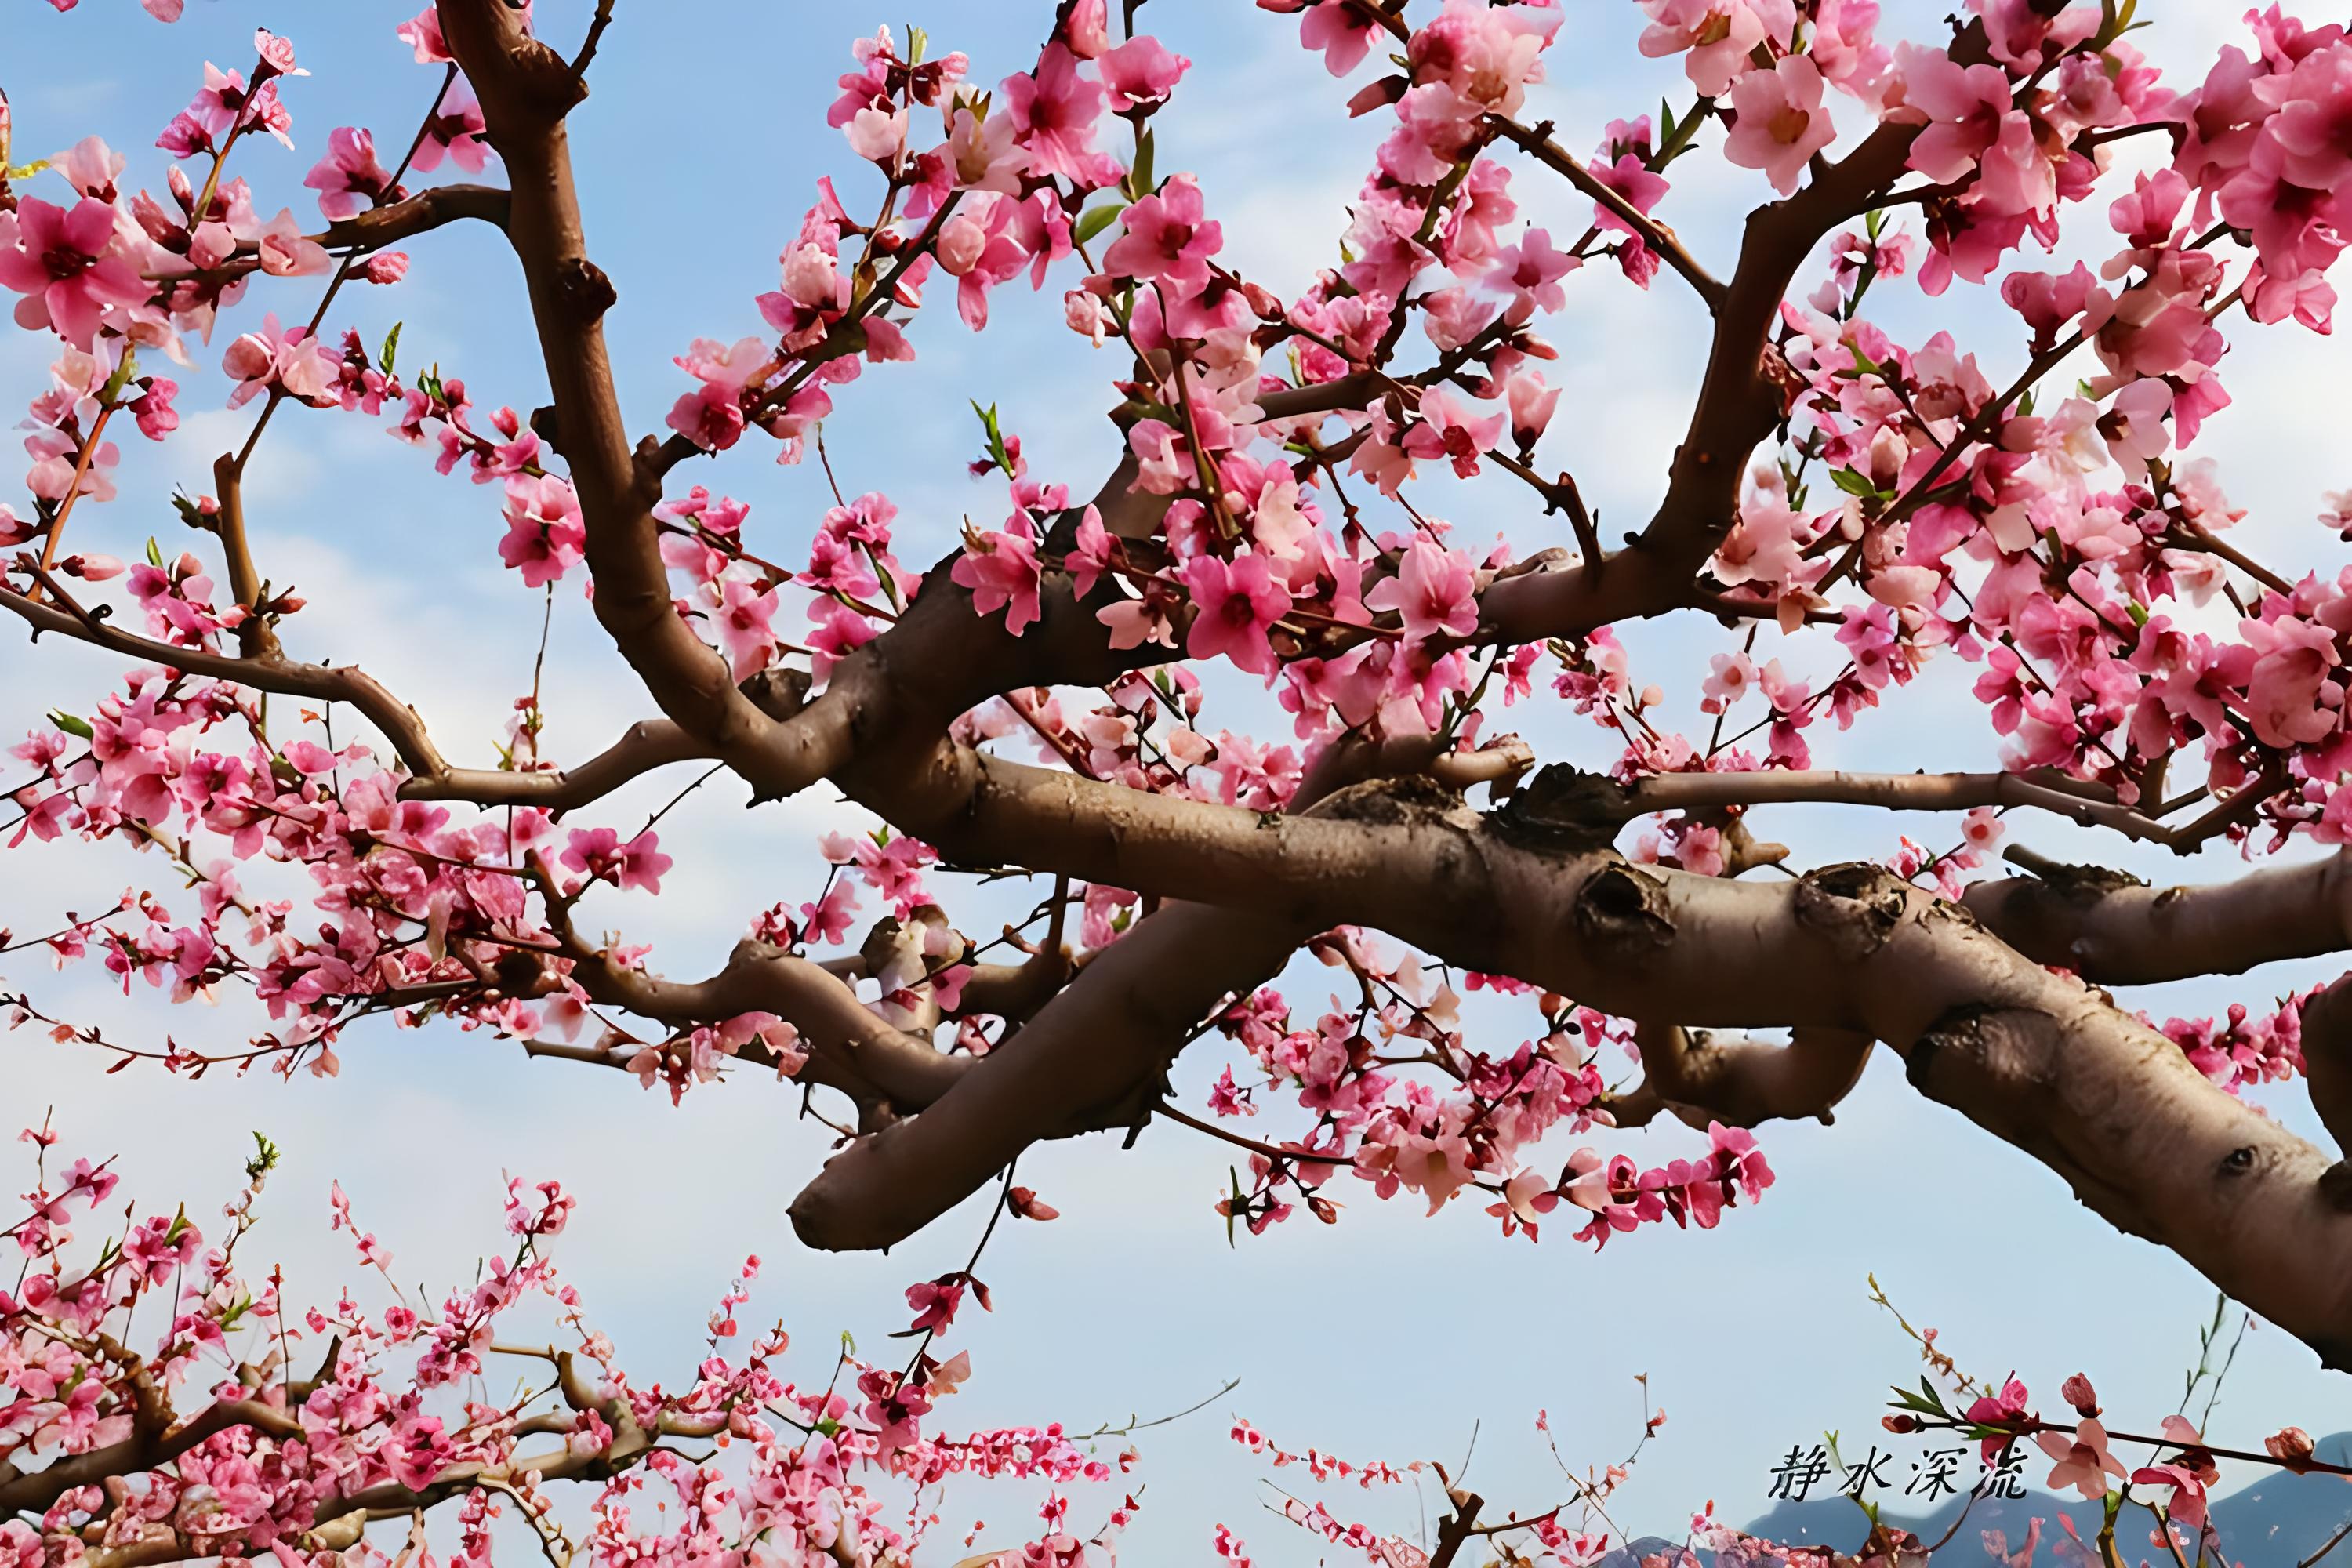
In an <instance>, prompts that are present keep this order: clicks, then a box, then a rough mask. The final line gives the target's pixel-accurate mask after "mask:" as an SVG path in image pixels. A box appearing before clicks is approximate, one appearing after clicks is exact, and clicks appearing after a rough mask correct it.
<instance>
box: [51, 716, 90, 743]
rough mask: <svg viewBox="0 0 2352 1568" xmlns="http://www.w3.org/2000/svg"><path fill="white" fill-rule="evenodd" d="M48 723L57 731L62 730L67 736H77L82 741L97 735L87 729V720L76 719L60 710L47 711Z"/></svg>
mask: <svg viewBox="0 0 2352 1568" xmlns="http://www.w3.org/2000/svg"><path fill="white" fill-rule="evenodd" d="M49 722H50V723H51V724H52V725H54V726H56V727H57V728H58V729H60V730H63V731H65V732H66V733H67V734H68V735H73V736H77V737H79V739H81V740H84V741H87V740H89V739H91V738H93V737H94V736H95V735H96V734H97V731H94V730H92V729H91V728H90V727H89V721H88V720H87V719H77V718H75V717H74V716H73V715H72V714H70V713H68V712H67V711H66V710H63V709H62V708H52V709H50V710H49Z"/></svg>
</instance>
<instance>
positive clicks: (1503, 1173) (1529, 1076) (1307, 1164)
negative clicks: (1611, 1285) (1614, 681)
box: [1209, 930, 1772, 1247]
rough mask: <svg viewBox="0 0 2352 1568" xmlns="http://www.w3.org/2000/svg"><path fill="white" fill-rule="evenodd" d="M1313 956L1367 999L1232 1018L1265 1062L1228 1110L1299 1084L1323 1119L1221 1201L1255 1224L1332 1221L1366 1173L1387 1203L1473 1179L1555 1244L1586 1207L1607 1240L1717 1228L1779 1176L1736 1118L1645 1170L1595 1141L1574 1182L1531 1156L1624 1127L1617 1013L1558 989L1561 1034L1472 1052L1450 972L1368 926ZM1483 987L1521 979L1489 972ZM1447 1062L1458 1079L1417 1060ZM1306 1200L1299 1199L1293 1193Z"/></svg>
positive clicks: (1237, 1087)
mask: <svg viewBox="0 0 2352 1568" xmlns="http://www.w3.org/2000/svg"><path fill="white" fill-rule="evenodd" d="M1313 951H1314V952H1315V953H1316V954H1317V956H1318V957H1319V958H1321V959H1322V961H1323V962H1324V963H1327V964H1329V965H1331V966H1333V967H1334V968H1338V969H1340V970H1343V971H1344V972H1345V973H1347V974H1348V975H1349V978H1350V979H1351V980H1352V982H1353V984H1354V988H1355V990H1356V992H1357V994H1358V997H1359V1000H1358V1001H1357V1002H1356V1003H1355V1004H1354V1005H1349V1004H1345V1003H1342V1002H1341V1000H1340V999H1339V997H1337V996H1334V997H1333V998H1331V1005H1330V1010H1329V1011H1327V1012H1326V1013H1324V1014H1323V1015H1322V1016H1320V1017H1318V1019H1316V1020H1315V1022H1314V1024H1313V1026H1311V1027H1293V1026H1292V1021H1291V1014H1290V1009H1289V1006H1288V1004H1287V1003H1286V1001H1285V1000H1284V998H1283V996H1282V994H1280V993H1279V992H1276V991H1274V990H1272V989H1270V988H1269V989H1265V990H1262V991H1260V992H1258V993H1257V994H1255V995H1254V996H1252V997H1250V998H1249V999H1248V1000H1247V1001H1246V1002H1244V1003H1242V1004H1239V1005H1235V1006H1234V1008H1233V1009H1232V1010H1231V1011H1230V1012H1229V1013H1228V1014H1227V1015H1226V1016H1224V1017H1223V1019H1221V1020H1220V1027H1221V1028H1222V1029H1223V1031H1224V1032H1225V1033H1226V1034H1227V1035H1228V1036H1229V1037H1232V1038H1234V1040H1236V1041H1237V1042H1239V1044H1240V1045H1241V1047H1242V1048H1243V1049H1244V1051H1245V1052H1246V1053H1247V1054H1248V1057H1249V1058H1250V1061H1251V1063H1252V1064H1253V1066H1254V1068H1255V1075H1254V1076H1255V1081H1253V1082H1251V1083H1248V1084H1243V1083H1240V1082H1237V1081H1236V1079H1234V1073H1233V1070H1232V1069H1231V1068H1227V1069H1226V1070H1225V1072H1224V1074H1223V1077H1222V1078H1221V1079H1219V1080H1218V1082H1217V1084H1216V1086H1215V1087H1214V1089H1213V1090H1212V1091H1211V1094H1210V1101H1209V1103H1210V1108H1211V1110H1213V1111H1214V1112H1215V1113H1216V1114H1217V1115H1218V1116H1220V1117H1223V1118H1235V1117H1246V1116H1255V1115H1256V1114H1257V1113H1258V1111H1259V1110H1260V1109H1261V1108H1260V1105H1259V1097H1260V1096H1261V1095H1262V1094H1269V1093H1275V1092H1290V1091H1294V1090H1295V1091H1296V1093H1297V1102H1298V1104H1299V1106H1300V1107H1301V1109H1303V1110H1307V1111H1309V1112H1311V1113H1312V1114H1313V1116H1314V1118H1315V1123H1314V1127H1313V1130H1312V1131H1310V1132H1309V1133H1307V1136H1305V1137H1304V1138H1300V1139H1295V1140H1292V1141H1290V1142H1286V1143H1284V1144H1282V1145H1280V1146H1279V1147H1276V1146H1273V1145H1264V1144H1261V1145H1258V1146H1257V1147H1256V1148H1255V1149H1254V1151H1253V1152H1252V1153H1251V1154H1250V1158H1249V1169H1250V1172H1251V1176H1252V1181H1251V1184H1250V1185H1249V1186H1248V1187H1247V1188H1246V1189H1244V1187H1243V1186H1241V1185H1240V1184H1239V1179H1238V1176H1237V1177H1236V1184H1235V1187H1234V1193H1233V1194H1232V1195H1231V1196H1230V1197H1228V1198H1226V1199H1224V1200H1223V1201H1222V1202H1221V1203H1220V1204H1219V1205H1218V1207H1219V1210H1220V1212H1221V1213H1223V1215H1225V1216H1226V1218H1227V1220H1228V1222H1229V1223H1234V1222H1238V1223H1241V1224H1245V1225H1246V1226H1248V1227H1249V1229H1250V1231H1251V1232H1252V1233H1253V1234H1256V1233H1259V1232H1263V1231H1264V1230H1265V1228H1266V1227H1267V1226H1271V1225H1275V1224H1278V1223H1280V1222H1281V1221H1283V1220H1285V1219H1287V1218H1289V1217H1290V1216H1291V1215H1293V1214H1295V1213H1296V1212H1297V1208H1298V1207H1299V1205H1305V1206H1306V1208H1307V1212H1309V1213H1310V1214H1312V1215H1315V1217H1317V1218H1318V1219H1320V1220H1322V1221H1323V1222H1325V1223H1326V1224H1329V1223H1332V1222H1333V1221H1335V1220H1337V1219H1338V1217H1339V1202H1338V1201H1337V1200H1336V1199H1334V1198H1333V1197H1332V1196H1331V1195H1329V1194H1328V1191H1327V1190H1326V1188H1327V1184H1328V1182H1329V1181H1330V1178H1331V1177H1332V1176H1333V1175H1334V1174H1335V1173H1338V1172H1339V1171H1341V1170H1352V1171H1353V1173H1355V1174H1356V1175H1357V1176H1358V1177H1359V1178H1360V1179H1362V1180H1364V1181H1367V1182H1370V1184H1372V1191H1373V1194H1375V1195H1376V1196H1378V1197H1381V1198H1389V1197H1392V1196H1394V1195H1395V1194H1398V1193H1400V1192H1410V1193H1412V1194H1415V1195H1416V1196H1419V1197H1421V1198H1423V1199H1424V1200H1426V1202H1427V1203H1428V1205H1429V1212H1430V1213H1431V1214H1435V1213H1437V1212H1438V1210H1440V1209H1442V1208H1444V1206H1445V1205H1446V1204H1448V1203H1449V1202H1451V1201H1452V1200H1453V1199H1454V1197H1455V1196H1456V1195H1457V1194H1460V1193H1461V1192H1462V1191H1463V1190H1464V1189H1465V1188H1475V1189H1478V1190H1480V1191H1483V1192H1486V1193H1488V1194H1493V1196H1494V1198H1495V1200H1496V1201H1495V1202H1494V1203H1493V1204H1491V1205H1488V1206H1487V1209H1486V1212H1487V1213H1488V1214H1489V1215H1493V1216H1494V1217H1495V1218H1496V1219H1497V1220H1498V1221H1500V1223H1501V1225H1502V1228H1503V1233H1504V1234H1505V1235H1507V1236H1509V1235H1515V1234H1522V1233H1524V1234H1525V1235H1526V1236H1527V1237H1528V1240H1530V1241H1533V1240H1535V1239H1537V1237H1538V1234H1539V1231H1540V1228H1541V1226H1542V1225H1543V1223H1545V1216H1546V1215H1549V1214H1551V1213H1552V1212H1553V1211H1554V1210H1555V1209H1557V1208H1559V1205H1561V1204H1562V1203H1566V1204H1567V1205H1569V1208H1570V1212H1576V1213H1580V1215H1581V1216H1582V1223H1581V1226H1580V1228H1579V1229H1578V1230H1577V1231H1576V1233H1575V1236H1576V1239H1578V1240H1580V1241H1590V1242H1591V1243H1592V1244H1593V1245H1594V1246H1595V1247H1605V1246H1606V1245H1607V1244H1608V1242H1609V1239H1610V1237H1612V1236H1613V1235H1616V1234H1618V1233H1621V1232H1624V1231H1630V1230H1633V1229H1634V1228H1636V1227H1637V1226H1642V1225H1644V1224H1650V1223H1654V1222H1656V1221H1660V1220H1665V1219H1672V1220H1673V1221H1674V1222H1675V1224H1676V1225H1677V1226H1698V1227H1699V1228H1700V1229H1702V1230H1705V1229H1712V1228H1713V1227H1714V1226H1715V1225H1716V1224H1717V1221H1718V1220H1719V1219H1720V1217H1721V1215H1722V1212H1723V1210H1724V1209H1726V1208H1727V1207H1730V1206H1733V1205H1737V1204H1738V1202H1739V1201H1740V1200H1741V1199H1742V1198H1745V1199H1747V1200H1748V1201H1749V1202H1754V1201H1755V1200H1756V1199H1757V1198H1758V1197H1759V1195H1761V1194H1762V1192H1763V1190H1764V1189H1765V1188H1766V1187H1768V1186H1770V1185H1771V1184H1772V1170H1771V1167H1770V1166H1769V1164H1767V1163H1765V1160H1764V1156H1763V1155H1762V1153H1761V1152H1759V1151H1758V1149H1757V1147H1756V1141H1755V1139H1754V1138H1753V1137H1752V1136H1750V1135H1749V1134H1748V1132H1746V1131H1743V1130H1741V1129H1738V1128H1731V1127H1725V1126H1723V1125H1721V1124H1720V1123H1717V1124H1716V1125H1714V1126H1712V1127H1711V1128H1710V1129H1709V1148H1708V1152H1707V1154H1706V1157H1704V1158H1702V1159H1699V1160H1696V1161H1691V1160H1675V1161H1672V1162H1670V1163H1667V1164H1665V1165H1664V1166H1660V1167H1657V1168H1655V1169H1652V1170H1648V1171H1643V1170H1642V1169H1641V1168H1640V1167H1639V1166H1638V1165H1637V1164H1636V1163H1634V1162H1633V1160H1632V1159H1631V1158H1629V1157H1628V1156H1626V1155H1623V1154H1618V1155H1614V1156H1610V1155H1604V1154H1602V1153H1601V1152H1599V1151H1597V1150H1594V1149H1591V1148H1581V1149H1578V1150H1577V1151H1575V1152H1573V1153H1571V1154H1570V1156H1569V1157H1568V1160H1567V1162H1566V1163H1565V1164H1564V1165H1563V1166H1562V1167H1561V1169H1560V1170H1559V1173H1558V1175H1557V1176H1548V1175H1546V1174H1545V1173H1543V1172H1542V1171H1540V1170H1538V1169H1536V1168H1534V1167H1533V1166H1531V1165H1528V1164H1526V1163H1523V1157H1524V1156H1525V1155H1526V1154H1527V1153H1528V1152H1531V1151H1532V1149H1533V1148H1534V1146H1535V1145H1536V1144H1537V1143H1538V1142H1540V1141H1541V1140H1542V1139H1543V1137H1544V1136H1545V1135H1546V1134H1547V1133H1549V1132H1550V1131H1553V1130H1554V1129H1555V1128H1556V1127H1559V1126H1561V1125H1563V1124H1564V1125H1565V1126H1566V1127H1567V1129H1568V1130H1569V1131H1570V1132H1572V1133H1584V1132H1589V1131H1591V1130H1592V1129H1593V1128H1594V1127H1595V1126H1596V1125H1599V1126H1606V1125H1608V1124H1609V1121H1610V1112H1609V1110H1608V1100H1609V1095H1608V1092H1607V1089H1606V1086H1605V1084H1604V1081H1603V1079H1602V1075H1601V1058H1602V1057H1603V1055H1604V1052H1605V1050H1606V1048H1607V1047H1609V1046H1610V1045H1622V1044H1623V1043H1624V1042H1623V1040H1622V1036H1620V1035H1619V1034H1618V1033H1617V1032H1616V1031H1615V1030H1614V1029H1612V1020H1610V1019H1607V1018H1605V1017H1603V1016H1601V1015H1600V1014H1597V1013H1594V1012H1592V1011H1591V1009H1589V1008H1580V1007H1577V1006H1576V1005H1574V1004H1573V1003H1570V1002H1569V1001H1568V1000H1567V999H1565V998H1563V997H1559V996H1551V995H1546V996H1543V997H1542V998H1541V999H1540V1005H1541V1008H1542V1010H1543V1014H1544V1019H1545V1022H1546V1024H1547V1025H1548V1026H1549V1027H1548V1032H1547V1033H1546V1034H1545V1035H1544V1037H1542V1038H1541V1039H1539V1040H1535V1041H1531V1042H1528V1043H1527V1044H1524V1045H1522V1046H1520V1047H1518V1049H1517V1050H1516V1051H1515V1052H1513V1053H1512V1054H1511V1055H1510V1056H1508V1057H1503V1058H1497V1057H1494V1056H1490V1055H1488V1054H1486V1053H1485V1052H1482V1051H1477V1050H1474V1049H1472V1048H1471V1047H1469V1046H1468V1045H1467V1044H1466V1042H1465V1039H1464V1037H1463V1034H1462V1030H1461V1019H1460V1004H1461V999H1460V997H1458V996H1457V995H1456V994H1455V993H1454V988H1453V985H1452V984H1451V982H1450V980H1448V979H1447V978H1445V977H1444V976H1442V975H1440V976H1433V975H1431V974H1430V973H1427V972H1425V971H1424V970H1423V967H1422V965H1421V963H1420V962H1419V961H1418V960H1417V959H1415V958H1413V957H1412V955H1410V954H1405V955H1402V956H1399V957H1385V958H1384V957H1383V956H1382V955H1381V952H1379V951H1378V949H1377V948H1376V947H1375V946H1374V944H1373V943H1371V942H1370V941H1368V940H1367V938H1366V936H1365V935H1364V933H1362V932H1359V931H1349V930H1342V931H1335V932H1332V933H1330V934H1329V935H1328V936H1325V937H1322V938H1318V940H1317V941H1316V942H1315V943H1313ZM1468 984H1471V985H1473V986H1475V987H1479V988H1492V989H1497V990H1502V989H1513V988H1516V986H1515V983H1513V982H1509V981H1507V980H1502V979H1499V978H1497V977H1496V976H1491V975H1475V976H1471V977H1470V978H1469V981H1468ZM1412 1068H1427V1069H1432V1071H1433V1073H1434V1074H1435V1075H1436V1076H1437V1078H1438V1079H1439V1080H1440V1082H1441V1083H1443V1084H1444V1085H1445V1089H1444V1090H1433V1089H1432V1088H1431V1087H1430V1086H1429V1085H1428V1084H1427V1083H1426V1082H1424V1081H1422V1080H1420V1079H1415V1078H1413V1077H1411V1076H1408V1073H1407V1072H1406V1071H1403V1070H1400V1069H1412ZM1284 1194H1292V1196H1295V1198H1296V1200H1297V1201H1296V1202H1293V1201H1291V1200H1290V1198H1288V1197H1286V1196H1285V1195H1284Z"/></svg>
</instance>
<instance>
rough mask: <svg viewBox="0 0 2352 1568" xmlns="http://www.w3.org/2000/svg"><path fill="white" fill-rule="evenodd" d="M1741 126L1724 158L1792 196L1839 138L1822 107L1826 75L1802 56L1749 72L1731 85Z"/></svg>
mask: <svg viewBox="0 0 2352 1568" xmlns="http://www.w3.org/2000/svg"><path fill="white" fill-rule="evenodd" d="M1731 104H1732V108H1733V109H1734V110H1736V111H1737V112H1738V116H1739V122H1738V124H1737V125H1735V126H1733V127H1732V130H1731V134H1730V135H1729V136H1728V137H1727V138H1726V139H1725V141H1724V146H1723V155H1724V156H1725V157H1726V158H1728V159H1729V160H1731V162H1733V163H1737V164H1738V165H1739V166H1740V167H1742V168H1746V169H1761V170H1763V171H1764V173H1765V174H1766V176H1767V177H1768V178H1769V179H1770V180H1771V182H1772V187H1773V189H1775V190H1777V191H1779V192H1780V194H1781V195H1784V196H1785V195H1793V194H1795V192H1796V189H1797V177H1798V176H1799V175H1800V174H1803V173H1804V172H1805V163H1806V162H1807V160H1809V159H1811V157H1812V155H1813V154H1814V153H1818V152H1820V151H1821V150H1822V148H1824V147H1826V146H1828V145H1829V144H1830V142H1832V140H1834V139H1835V137H1836V135H1837V130H1836V127H1834V126H1832V124H1831V123H1830V116H1829V110H1826V109H1824V108H1823V107H1822V73H1821V70H1820V68H1818V67H1816V66H1815V65H1814V64H1813V62H1812V61H1811V59H1810V58H1806V57H1805V56H1803V55H1784V56H1782V57H1781V58H1780V59H1779V60H1778V61H1777V62H1775V63H1774V65H1773V67H1772V68H1771V69H1769V70H1765V69H1762V68H1758V69H1755V70H1751V71H1748V73H1746V74H1745V75H1743V76H1741V77H1740V78H1738V79H1737V80H1735V81H1734V82H1733V83H1732V84H1731Z"/></svg>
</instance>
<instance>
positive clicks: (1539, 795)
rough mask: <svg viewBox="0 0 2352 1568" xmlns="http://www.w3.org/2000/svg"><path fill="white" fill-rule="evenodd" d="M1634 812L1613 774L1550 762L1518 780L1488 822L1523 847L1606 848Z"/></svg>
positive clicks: (1631, 802)
mask: <svg viewBox="0 0 2352 1568" xmlns="http://www.w3.org/2000/svg"><path fill="white" fill-rule="evenodd" d="M1637 815H1639V814H1638V813H1637V812H1636V811H1635V810H1634V807H1633V797H1632V796H1630V795H1627V794H1626V793H1625V788H1624V786H1623V785H1622V784H1619V783H1617V781H1616V780H1614V779H1612V778H1608V777H1606V776H1604V775H1602V774H1601V773H1585V772H1583V771H1581V770H1580V769H1578V768H1573V767H1570V765H1569V764H1567V763H1551V764H1550V765H1549V766H1548V767H1545V768H1542V769H1539V770H1538V772H1537V773H1536V774H1535V776H1534V777H1532V778H1530V779H1528V781H1527V782H1526V783H1525V784H1521V785H1520V786H1519V790H1518V793H1517V794H1516V795H1513V796H1512V797H1511V798H1510V800H1509V801H1508V802H1507V803H1506V804H1505V805H1503V806H1502V807H1501V808H1500V809H1498V810H1496V811H1495V812H1494V813H1493V814H1491V815H1490V816H1488V817H1487V818H1486V825H1487V826H1488V827H1489V828H1490V829H1492V830H1493V832H1494V833H1495V834H1496V837H1500V838H1502V839H1503V840H1504V841H1505V842H1507V843H1510V844H1516V845H1517V846H1519V847H1523V848H1528V849H1554V850H1566V851H1569V852H1570V853H1577V852H1582V851H1586V850H1592V849H1604V848H1607V847H1609V846H1610V845H1611V844H1612V843H1614V842H1615V841H1616V837H1617V830H1618V829H1619V828H1621V827H1622V826H1625V824H1626V823H1628V822H1630V821H1632V820H1633V817H1634V816H1637Z"/></svg>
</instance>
